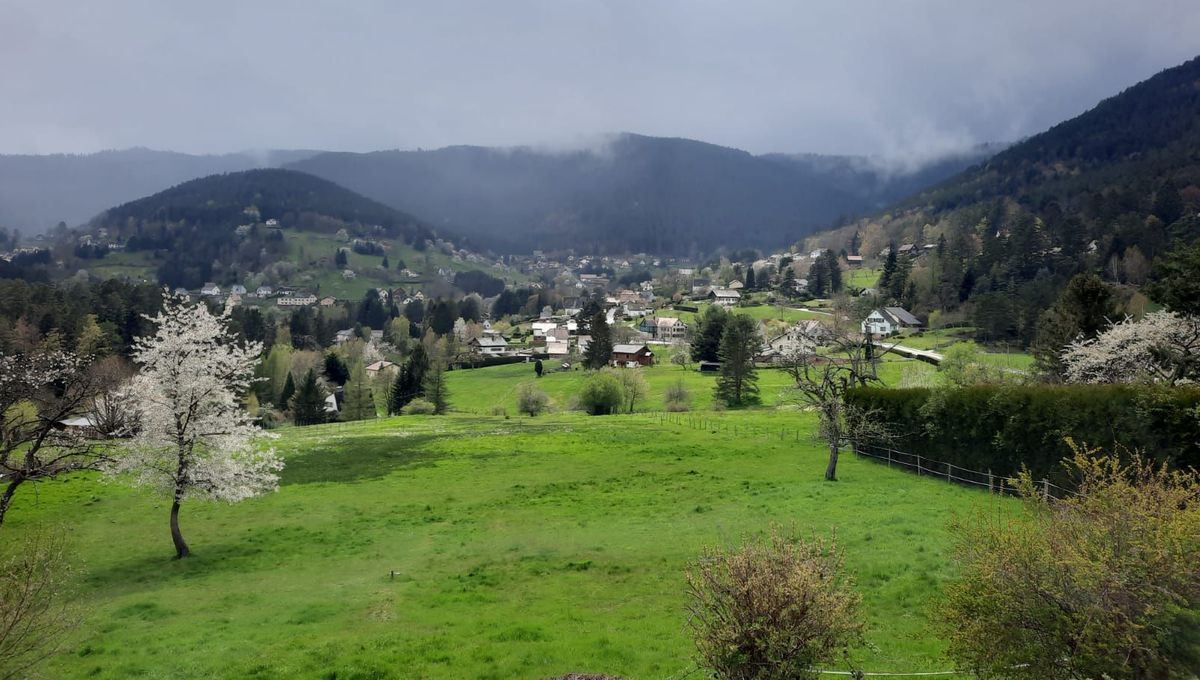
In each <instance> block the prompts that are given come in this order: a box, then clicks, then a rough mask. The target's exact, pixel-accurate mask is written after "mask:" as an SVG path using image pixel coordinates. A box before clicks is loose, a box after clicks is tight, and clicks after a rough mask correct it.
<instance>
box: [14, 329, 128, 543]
mask: <svg viewBox="0 0 1200 680" xmlns="http://www.w3.org/2000/svg"><path fill="white" fill-rule="evenodd" d="M103 387H104V384H103V382H102V381H101V380H99V378H98V376H97V375H96V374H95V373H94V372H92V371H90V370H89V368H88V362H87V359H86V358H83V357H79V356H76V355H75V354H72V353H70V352H64V351H61V350H57V349H53V348H48V349H42V348H39V349H37V350H35V351H33V352H30V353H28V354H0V484H2V486H3V489H2V490H0V524H3V523H4V517H5V516H6V515H7V514H8V509H9V508H10V507H11V504H12V500H13V495H14V494H15V493H16V491H17V489H18V488H19V487H20V486H21V485H22V484H24V483H25V482H34V483H36V482H39V481H43V480H46V479H53V478H54V477H56V476H58V475H61V474H65V473H68V472H74V471H76V470H87V469H96V468H97V467H98V466H99V465H100V464H101V463H102V462H103V461H104V459H105V456H104V449H103V448H102V447H100V446H98V445H97V444H96V442H95V441H93V440H91V439H89V438H88V437H87V436H86V432H85V428H78V427H67V428H64V427H63V423H64V421H66V420H68V419H72V418H78V417H79V416H82V415H84V414H86V413H87V411H88V409H89V407H90V406H91V404H92V402H93V400H94V399H95V398H96V397H97V396H98V395H100V394H102V393H103Z"/></svg>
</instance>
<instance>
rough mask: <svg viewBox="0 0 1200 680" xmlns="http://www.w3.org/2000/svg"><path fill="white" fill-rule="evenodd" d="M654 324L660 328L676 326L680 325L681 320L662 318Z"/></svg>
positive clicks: (671, 317)
mask: <svg viewBox="0 0 1200 680" xmlns="http://www.w3.org/2000/svg"><path fill="white" fill-rule="evenodd" d="M654 323H655V325H658V326H674V325H675V324H677V323H679V319H677V318H675V317H673V316H660V317H658V318H657V319H655V320H654Z"/></svg>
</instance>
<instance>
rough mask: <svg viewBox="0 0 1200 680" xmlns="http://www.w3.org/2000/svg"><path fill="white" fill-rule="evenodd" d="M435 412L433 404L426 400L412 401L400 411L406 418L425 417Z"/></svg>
mask: <svg viewBox="0 0 1200 680" xmlns="http://www.w3.org/2000/svg"><path fill="white" fill-rule="evenodd" d="M435 411H437V408H436V407H435V406H434V405H433V402H431V401H428V400H426V399H413V400H412V401H410V402H408V404H406V405H405V406H404V409H403V410H402V411H401V413H402V414H404V415H406V416H427V415H430V414H432V413H434V412H435Z"/></svg>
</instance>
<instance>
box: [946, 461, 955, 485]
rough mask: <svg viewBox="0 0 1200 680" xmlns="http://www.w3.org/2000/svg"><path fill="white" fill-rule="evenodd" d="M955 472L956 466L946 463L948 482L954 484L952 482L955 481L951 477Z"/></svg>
mask: <svg viewBox="0 0 1200 680" xmlns="http://www.w3.org/2000/svg"><path fill="white" fill-rule="evenodd" d="M953 472H954V464H953V463H946V481H947V482H952V481H954V480H953V479H951V476H952V473H953Z"/></svg>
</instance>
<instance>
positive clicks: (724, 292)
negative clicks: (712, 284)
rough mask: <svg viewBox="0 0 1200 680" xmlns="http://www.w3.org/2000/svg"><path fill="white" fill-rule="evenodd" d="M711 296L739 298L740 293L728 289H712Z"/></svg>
mask: <svg viewBox="0 0 1200 680" xmlns="http://www.w3.org/2000/svg"><path fill="white" fill-rule="evenodd" d="M711 294H712V295H715V296H717V297H735V298H740V297H741V296H742V294H741V293H739V292H737V291H736V290H730V289H729V288H713V289H712V292H711Z"/></svg>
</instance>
